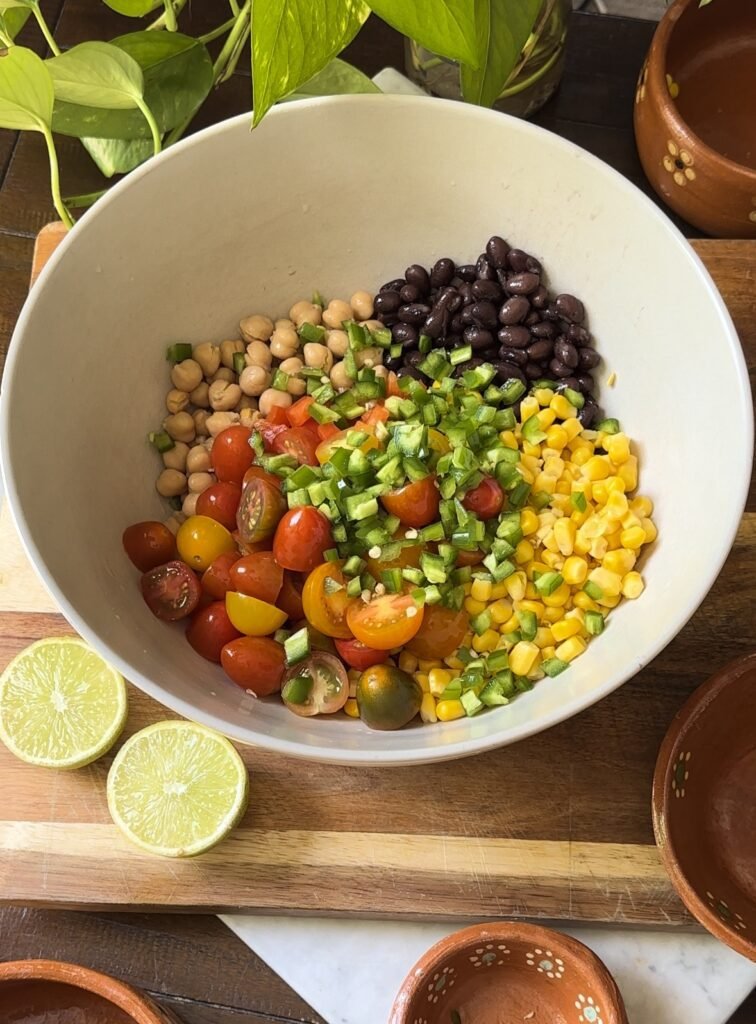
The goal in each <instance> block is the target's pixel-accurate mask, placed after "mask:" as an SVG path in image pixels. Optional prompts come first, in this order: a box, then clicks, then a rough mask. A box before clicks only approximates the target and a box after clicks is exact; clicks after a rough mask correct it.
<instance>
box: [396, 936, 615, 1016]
mask: <svg viewBox="0 0 756 1024" xmlns="http://www.w3.org/2000/svg"><path fill="white" fill-rule="evenodd" d="M492 939H493V941H494V942H508V943H512V944H514V943H515V942H517V943H525V944H527V945H533V946H543V947H544V948H549V949H551V950H552V951H553V952H557V953H560V954H562V955H564V954H567V955H569V956H571V957H573V958H575V959H577V960H581V961H582V962H583V963H584V964H585V965H586V966H587V968H588V971H589V973H591V974H592V975H593V977H594V979H595V986H596V988H595V997H596V999H597V1000H599V1001H600V1005H601V1006H602V1007H606V1009H607V1010H608V1011H611V1013H612V1014H613V1017H612V1018H609V1017H608V1016H607V1014H605V1013H603V1012H602V1017H606V1019H607V1024H628V1019H627V1011H626V1010H625V1004H624V1001H623V999H622V994H621V992H620V990H619V988H618V986H617V983H616V981H615V980H614V978H613V976H612V974H611V973H610V971H609V968H608V967H607V966H606V964H605V963H604V962H603V960H601V959H600V958H599V957H598V956H597V955H596V954H595V953H594V952H593V950H592V949H589V948H588V946H586V945H585V944H584V943H582V942H580V941H579V940H578V939H574V938H573V937H572V936H571V935H565V934H564V933H563V932H558V931H555V930H554V929H553V928H546V927H545V926H544V925H537V924H525V923H522V922H517V921H492V922H490V923H488V924H473V925H470V926H468V927H467V928H462V929H460V930H459V931H456V932H452V933H451V935H446V936H444V938H443V939H439V941H438V942H436V943H434V945H432V946H431V947H430V948H429V949H427V950H426V951H425V952H424V953H423V954H422V956H421V957H419V959H418V960H416V961H415V963H414V964H413V965H412V967H411V968H410V969H409V972H408V973H407V976H406V977H405V979H404V981H403V982H402V984H401V987H400V989H399V991H398V992H397V994H396V997H395V999H394V1002H393V1004H392V1006H391V1016H390V1017H389V1020H388V1024H409V1017H408V1009H409V1006H410V1003H411V1000H412V998H413V996H414V995H415V993H416V991H417V989H418V988H419V987H420V986H421V985H422V984H423V982H424V979H425V978H426V976H427V975H428V974H429V973H430V972H431V971H434V970H436V969H437V968H438V967H440V966H443V965H444V964H445V962H446V961H447V960H448V959H449V957H450V956H452V955H453V954H455V953H456V952H457V951H458V950H459V949H460V948H463V947H465V946H468V945H474V944H475V943H478V942H481V941H485V940H487V941H490V940H492ZM536 977H537V975H536ZM534 984H535V981H534Z"/></svg>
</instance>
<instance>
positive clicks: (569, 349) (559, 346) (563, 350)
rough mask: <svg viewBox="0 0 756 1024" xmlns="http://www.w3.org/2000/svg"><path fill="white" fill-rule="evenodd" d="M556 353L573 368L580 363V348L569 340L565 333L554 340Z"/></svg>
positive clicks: (558, 357)
mask: <svg viewBox="0 0 756 1024" xmlns="http://www.w3.org/2000/svg"><path fill="white" fill-rule="evenodd" d="M554 355H555V356H556V358H557V359H560V360H561V361H562V362H563V363H564V365H565V366H569V368H570V369H571V370H574V369H575V367H576V366H577V364H578V350H577V349H576V348H575V346H574V345H573V344H572V342H571V341H567V339H566V338H565V337H564V335H562V337H561V338H557V340H556V341H555V342H554Z"/></svg>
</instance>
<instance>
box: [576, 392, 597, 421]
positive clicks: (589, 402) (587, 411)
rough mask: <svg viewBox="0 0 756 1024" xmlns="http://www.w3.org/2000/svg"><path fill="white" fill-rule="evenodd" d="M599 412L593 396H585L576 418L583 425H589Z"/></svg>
mask: <svg viewBox="0 0 756 1024" xmlns="http://www.w3.org/2000/svg"><path fill="white" fill-rule="evenodd" d="M598 414H599V408H598V405H597V404H596V402H595V401H594V399H593V398H590V397H589V398H586V400H585V404H584V405H583V408H582V409H581V410H580V412H579V413H578V419H579V420H580V422H581V423H582V424H583V426H584V427H586V428H587V427H590V426H591V424H592V423H593V422H594V421H595V420H596V418H597V417H598Z"/></svg>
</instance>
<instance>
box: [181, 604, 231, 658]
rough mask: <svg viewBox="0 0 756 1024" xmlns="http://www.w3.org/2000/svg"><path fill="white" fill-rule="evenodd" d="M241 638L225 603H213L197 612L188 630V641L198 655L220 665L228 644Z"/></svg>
mask: <svg viewBox="0 0 756 1024" xmlns="http://www.w3.org/2000/svg"><path fill="white" fill-rule="evenodd" d="M240 636H241V633H240V632H239V630H238V629H234V627H233V625H232V624H231V620H230V619H229V617H228V613H227V612H226V603H225V601H213V603H212V604H209V605H208V606H207V608H203V609H202V610H201V611H198V612H195V613H194V615H193V616H192V621H191V622H190V623H189V626H188V627H187V630H186V639H187V640H188V641H189V643H190V644H191V645H192V647H193V648H194V649H195V651H196V652H197V654H201V655H202V657H203V658H207V660H208V661H217V662H219V663H220V660H221V651H222V650H223V648H224V647H225V646H226V644H228V643H231V641H232V640H236V639H237V638H238V637H240Z"/></svg>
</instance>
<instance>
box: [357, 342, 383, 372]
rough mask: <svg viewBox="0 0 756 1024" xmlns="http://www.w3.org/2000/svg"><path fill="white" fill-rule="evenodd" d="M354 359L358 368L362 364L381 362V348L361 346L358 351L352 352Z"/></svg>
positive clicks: (370, 364) (376, 364)
mask: <svg viewBox="0 0 756 1024" xmlns="http://www.w3.org/2000/svg"><path fill="white" fill-rule="evenodd" d="M354 361H355V363H356V364H357V368H358V369H360V368H361V367H363V366H371V367H372V366H378V364H379V363H382V362H383V349H382V348H377V347H376V348H361V349H360V350H359V352H355V353H354Z"/></svg>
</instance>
